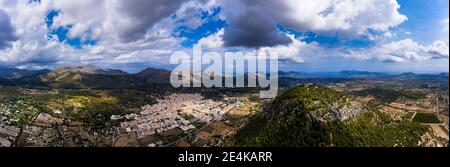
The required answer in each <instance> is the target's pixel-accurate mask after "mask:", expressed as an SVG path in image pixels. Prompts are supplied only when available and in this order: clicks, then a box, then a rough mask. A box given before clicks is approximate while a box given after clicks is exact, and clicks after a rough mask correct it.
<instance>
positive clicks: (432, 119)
mask: <svg viewBox="0 0 450 167" xmlns="http://www.w3.org/2000/svg"><path fill="white" fill-rule="evenodd" d="M414 122H418V123H430V124H433V123H441V121H440V120H439V119H438V118H437V117H436V115H435V114H434V113H417V114H416V116H415V117H414Z"/></svg>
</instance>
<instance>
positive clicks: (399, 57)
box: [341, 39, 449, 62]
mask: <svg viewBox="0 0 450 167" xmlns="http://www.w3.org/2000/svg"><path fill="white" fill-rule="evenodd" d="M341 55H342V56H343V57H347V58H356V59H362V60H367V59H377V60H380V61H385V62H420V61H425V60H430V59H441V58H443V59H448V58H449V48H448V41H447V42H442V41H436V42H434V43H433V44H431V45H428V46H424V45H420V44H418V43H417V42H415V41H413V40H412V39H405V40H401V41H395V42H391V43H388V44H383V45H380V46H375V47H373V48H370V49H364V50H353V49H350V50H347V52H345V53H342V54H341Z"/></svg>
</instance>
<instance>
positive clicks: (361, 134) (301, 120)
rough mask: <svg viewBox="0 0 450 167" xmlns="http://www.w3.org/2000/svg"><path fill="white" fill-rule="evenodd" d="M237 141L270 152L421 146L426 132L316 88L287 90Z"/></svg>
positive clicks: (319, 87) (305, 86)
mask: <svg viewBox="0 0 450 167" xmlns="http://www.w3.org/2000/svg"><path fill="white" fill-rule="evenodd" d="M262 110H263V111H262V112H261V113H260V114H259V115H257V116H255V117H254V118H253V119H251V120H250V122H249V123H248V124H247V125H246V126H245V127H244V128H242V129H241V130H240V131H239V132H238V134H237V135H236V140H237V143H238V145H243V146H269V147H273V146H276V147H318V146H319V147H332V146H338V147H341V146H356V147H378V146H383V147H384V146H387V147H393V146H394V147H400V146H420V144H421V143H423V141H421V137H422V136H424V135H425V134H426V133H427V132H428V131H429V129H428V128H427V127H425V126H422V125H420V124H418V123H414V122H411V121H402V122H394V121H392V120H391V119H390V117H389V116H387V115H385V114H384V113H381V112H379V111H378V110H377V109H375V108H371V107H369V106H366V105H365V104H362V103H361V102H358V101H356V100H354V98H352V97H351V96H347V95H344V94H342V93H340V92H337V91H334V90H332V89H329V88H325V87H321V86H318V85H311V84H308V85H302V86H297V87H294V88H292V89H290V90H287V91H286V92H284V93H283V94H281V95H280V96H279V97H277V98H276V99H275V100H273V101H272V102H271V103H269V104H267V105H265V107H263V109H262Z"/></svg>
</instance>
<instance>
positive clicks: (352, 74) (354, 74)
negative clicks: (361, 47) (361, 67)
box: [340, 70, 390, 77]
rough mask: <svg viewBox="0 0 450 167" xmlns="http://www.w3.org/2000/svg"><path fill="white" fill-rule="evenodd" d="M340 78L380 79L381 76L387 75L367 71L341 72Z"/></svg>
mask: <svg viewBox="0 0 450 167" xmlns="http://www.w3.org/2000/svg"><path fill="white" fill-rule="evenodd" d="M340 75H341V76H344V77H381V76H389V75H390V74H388V73H382V72H368V71H356V70H352V71H341V72H340Z"/></svg>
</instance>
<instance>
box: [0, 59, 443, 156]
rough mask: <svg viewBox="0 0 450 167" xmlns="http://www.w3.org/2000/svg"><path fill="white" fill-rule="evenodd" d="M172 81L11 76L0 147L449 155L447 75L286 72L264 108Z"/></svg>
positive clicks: (160, 75) (74, 70) (252, 97)
mask: <svg viewBox="0 0 450 167" xmlns="http://www.w3.org/2000/svg"><path fill="white" fill-rule="evenodd" d="M169 76H170V72H169V71H167V70H160V69H153V68H148V69H144V70H143V71H141V72H139V73H136V74H128V73H126V72H123V71H120V70H113V69H103V68H99V67H94V66H80V67H63V68H58V69H55V70H52V71H50V70H44V71H39V72H35V71H33V72H27V71H21V73H20V75H18V74H16V75H13V74H5V73H4V74H2V75H1V77H0V146H5V147H28V146H33V147H34V146H40V147H44V146H51V147H234V146H246V147H247V146H250V147H253V146H270V147H276V146H280V147H336V146H337V147H342V146H356V147H380V146H381V147H411V146H414V147H416V146H421V147H446V146H448V114H449V109H448V100H449V98H448V93H449V92H448V74H411V73H407V74H397V75H389V74H384V73H368V72H364V73H363V72H356V71H345V72H342V74H336V73H334V74H333V77H330V76H316V77H313V76H307V77H305V76H303V74H296V73H286V74H285V75H283V73H281V72H280V83H281V86H282V87H281V91H280V92H279V96H278V97H276V98H275V99H259V95H258V89H259V88H239V89H231V88H173V87H171V85H170V83H169V81H168V78H169ZM339 76H340V77H339Z"/></svg>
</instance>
